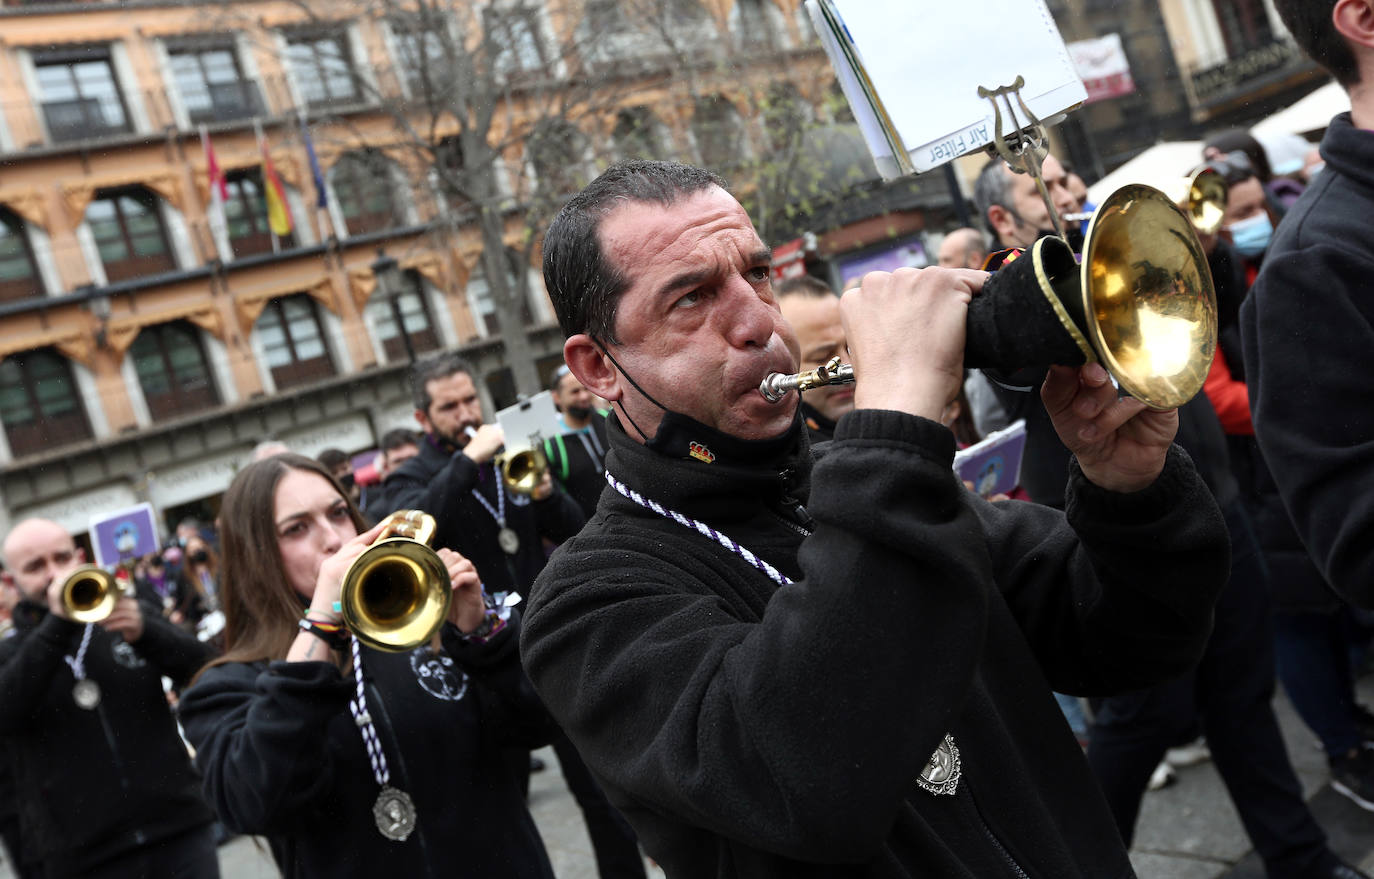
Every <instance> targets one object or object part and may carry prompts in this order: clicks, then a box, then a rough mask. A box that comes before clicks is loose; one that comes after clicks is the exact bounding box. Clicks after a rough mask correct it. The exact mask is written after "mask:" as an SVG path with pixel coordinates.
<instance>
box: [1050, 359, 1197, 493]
mask: <svg viewBox="0 0 1374 879" xmlns="http://www.w3.org/2000/svg"><path fill="white" fill-rule="evenodd" d="M1040 397H1041V399H1042V400H1044V401H1045V411H1046V412H1048V413H1049V414H1050V418H1051V420H1053V422H1054V429H1055V431H1056V432H1057V433H1058V434H1059V439H1060V441H1061V442H1063V443H1064V445H1065V446H1067V447H1068V450H1069V451H1070V452H1072V453H1073V454H1074V456H1075V457H1077V458H1078V466H1079V467H1081V468H1082V470H1083V475H1084V476H1086V477H1088V479H1089V480H1091V481H1092V482H1093V483H1095V484H1097V485H1099V486H1101V487H1102V488H1105V489H1108V490H1110V491H1120V492H1130V491H1139V490H1140V489H1142V488H1145V487H1146V486H1148V485H1150V483H1152V482H1154V481H1155V479H1156V478H1158V476H1159V474H1160V471H1162V470H1163V469H1164V456H1165V453H1166V452H1168V450H1169V444H1170V443H1172V442H1173V441H1174V434H1175V433H1177V431H1178V411H1177V410H1174V409H1170V410H1168V411H1166V412H1159V411H1156V410H1153V409H1150V408H1149V407H1147V406H1146V405H1145V404H1144V403H1142V402H1140V401H1139V400H1137V399H1135V398H1133V397H1118V396H1117V393H1116V388H1115V387H1114V386H1113V385H1112V383H1111V379H1110V378H1109V377H1108V376H1107V371H1106V370H1105V369H1103V368H1102V366H1101V364H1098V363H1089V364H1086V365H1084V366H1082V367H1080V368H1077V369H1075V368H1074V367H1071V366H1052V367H1050V371H1049V375H1047V376H1046V377H1045V384H1044V385H1043V386H1042V387H1041V388H1040Z"/></svg>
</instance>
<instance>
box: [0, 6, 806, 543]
mask: <svg viewBox="0 0 1374 879" xmlns="http://www.w3.org/2000/svg"><path fill="white" fill-rule="evenodd" d="M379 2H380V0H379ZM662 2H663V3H665V4H666V5H665V6H663V7H661V10H662V14H668V15H672V16H685V17H684V18H681V19H680V20H679V19H674V21H675V22H677V23H678V24H684V23H685V25H684V27H685V29H684V28H678V32H686V33H689V34H690V33H695V34H697V36H696V37H695V40H696V42H695V45H696V46H698V47H700V46H703V45H708V44H709V45H711V46H712V47H714V48H713V52H714V53H715V57H717V58H719V57H722V56H723V55H728V54H730V53H732V52H735V51H736V50H738V49H740V48H746V49H749V50H750V53H751V54H750V57H751V58H752V59H754V60H753V61H751V64H752V66H753V73H752V74H751V75H748V76H744V75H739V73H738V71H733V72H731V71H725V70H723V69H719V68H712V67H710V66H709V65H704V64H703V65H702V66H700V68H699V69H697V70H696V71H695V74H694V75H692V76H677V77H674V76H667V75H665V73H664V70H665V65H664V64H663V63H662V60H663V58H664V57H666V56H665V55H664V53H663V52H662V51H661V50H655V51H654V53H648V54H652V55H653V57H655V58H658V59H659V63H656V64H654V63H644V64H641V65H639V66H637V67H636V66H631V74H630V75H628V76H627V74H626V73H625V71H626V69H627V61H628V60H629V59H633V58H635V57H636V56H637V55H640V54H646V53H645V52H644V46H645V45H647V44H646V42H645V40H646V38H645V37H644V36H643V35H642V34H641V33H639V32H638V31H636V30H635V29H634V27H633V26H632V25H630V24H627V22H628V21H631V20H632V19H630V18H627V17H626V13H625V8H624V6H623V4H617V3H615V2H605V0H579V2H578V4H577V5H576V7H575V9H574V12H575V14H572V13H559V12H558V11H555V10H551V9H549V8H548V7H547V6H546V5H545V4H542V3H508V2H496V3H455V4H454V11H453V13H452V14H453V15H454V16H456V17H458V18H460V19H461V18H462V17H463V16H468V17H471V16H472V15H474V14H475V15H480V16H483V21H485V22H486V23H487V25H488V28H489V29H488V30H487V31H486V32H485V33H486V34H488V37H489V38H491V39H496V40H497V45H495V46H494V48H493V51H492V54H491V56H490V57H491V58H492V59H493V60H492V64H493V70H495V71H496V72H497V74H499V76H500V77H501V79H500V80H499V84H500V85H501V86H502V87H503V88H504V89H505V97H504V98H503V99H502V100H504V101H505V102H506V104H504V105H503V106H502V107H501V108H500V109H502V111H503V113H497V114H495V115H496V116H498V117H503V118H504V117H508V118H518V117H519V116H520V113H521V112H522V109H521V108H522V107H525V106H526V105H528V104H530V103H532V101H533V98H532V97H531V96H532V95H533V94H534V92H535V90H536V87H537V85H538V84H537V83H535V82H534V79H535V78H536V77H538V78H540V79H541V81H548V80H549V79H550V78H553V79H558V78H560V77H561V78H563V79H564V80H566V81H572V79H574V78H576V77H577V76H580V75H582V74H584V73H585V72H586V71H587V70H601V71H603V72H604V73H605V75H606V76H607V77H608V78H617V79H618V80H620V81H621V82H622V85H623V84H624V81H625V80H627V79H628V80H633V82H631V83H630V85H631V86H632V87H626V88H624V89H623V90H622V91H620V92H618V93H617V94H616V96H615V98H614V100H613V101H608V103H607V104H606V105H605V106H603V107H600V108H596V109H595V110H594V112H592V113H590V114H588V115H587V116H586V117H584V118H582V119H580V120H578V121H577V123H576V124H575V125H572V126H571V128H572V130H568V131H562V130H561V129H559V132H560V133H559V136H558V137H556V138H552V139H550V142H555V143H556V144H557V146H558V150H556V151H554V153H552V154H540V153H539V151H538V150H536V149H535V147H534V146H533V143H534V141H532V140H531V138H530V136H528V132H529V131H534V130H536V126H534V125H533V124H532V123H531V125H530V126H529V127H527V129H526V131H527V134H526V136H523V137H521V136H516V134H517V132H515V128H516V123H515V122H501V121H497V122H495V123H492V124H491V126H490V127H489V128H488V129H485V130H484V133H483V137H485V138H487V140H488V142H490V144H491V148H492V150H493V151H494V152H495V154H496V159H495V161H494V162H492V163H491V164H489V165H487V166H484V168H485V170H484V171H483V172H482V173H481V176H482V177H483V178H484V179H483V180H482V181H481V183H482V186H483V187H485V190H484V191H485V192H487V193H489V194H490V197H491V198H492V199H493V200H494V201H496V202H499V203H500V205H502V208H501V211H499V212H498V213H497V214H496V216H497V218H498V223H499V227H498V229H497V231H496V236H497V238H496V239H493V236H492V234H491V229H490V228H487V229H486V230H485V232H486V234H485V236H484V234H483V233H484V230H483V229H482V228H479V227H481V226H482V225H483V222H482V217H486V218H488V219H489V218H490V217H491V214H490V213H488V214H481V215H479V214H474V213H473V212H472V211H471V210H469V207H470V206H468V205H465V204H464V203H463V201H462V199H461V198H460V197H457V196H456V195H455V192H454V190H452V189H451V188H446V187H445V186H444V185H443V180H442V179H441V178H442V177H443V174H442V173H439V172H443V171H444V170H445V168H442V167H440V168H436V167H435V166H434V165H432V164H431V165H426V163H425V162H423V161H417V160H416V159H415V158H414V156H415V150H414V149H411V148H410V146H413V145H407V144H405V143H399V142H398V135H397V131H398V130H399V129H398V119H400V118H402V117H403V116H404V114H403V113H398V111H397V108H398V106H399V107H405V106H407V102H416V101H419V99H420V97H421V94H422V92H425V90H433V89H435V88H436V86H435V85H434V83H433V82H431V79H432V73H433V71H434V70H435V69H436V65H437V64H439V63H440V61H441V60H442V59H441V58H440V57H439V51H440V50H439V49H438V48H436V47H438V46H440V43H437V42H434V41H432V40H431V39H429V38H428V37H427V36H425V35H424V34H420V33H417V32H413V31H410V30H408V29H407V27H406V26H405V25H404V16H403V15H401V14H400V13H405V12H406V10H405V9H404V8H402V7H395V6H388V7H386V8H380V7H379V8H375V9H374V8H368V7H365V6H348V7H346V11H347V14H346V15H345V14H344V12H343V10H344V9H345V7H343V6H339V7H338V9H339V10H340V11H339V12H338V13H337V14H335V15H333V16H326V17H325V18H319V17H315V16H311V15H310V14H309V13H308V11H306V10H305V9H304V4H297V3H289V2H276V0H273V2H261V3H259V2H245V3H239V4H236V5H221V4H207V3H200V2H184V0H183V2H175V0H174V2H153V0H125V2H118V3H113V2H72V3H54V2H15V0H9V2H8V3H7V5H5V6H3V7H0V425H3V430H0V533H3V532H4V531H7V530H8V528H9V527H10V525H12V524H13V523H14V522H15V521H18V520H19V519H22V518H25V517H29V516H45V517H48V518H52V519H55V520H57V521H58V522H60V523H62V524H63V525H64V526H66V527H67V528H68V529H69V530H71V531H72V532H73V533H77V534H80V533H82V532H84V531H86V530H87V527H88V524H89V521H90V519H91V517H93V516H98V515H101V514H105V513H108V512H112V511H115V510H118V509H122V508H125V507H128V506H132V505H134V504H136V503H140V502H144V501H147V502H151V503H152V504H153V505H154V507H155V508H156V509H157V510H158V512H159V513H160V514H161V515H162V516H163V518H164V521H166V522H167V523H169V524H172V523H174V522H175V521H177V520H178V519H179V518H181V517H182V516H184V515H195V516H198V517H201V518H211V517H213V516H214V515H216V514H217V512H218V498H219V495H220V494H221V493H222V492H223V491H224V489H225V487H226V486H227V484H228V482H229V480H230V479H231V478H232V476H233V474H234V472H235V471H236V470H237V469H238V468H239V467H240V466H242V465H243V463H245V462H246V461H247V460H248V459H249V455H250V453H251V450H252V448H253V446H254V445H255V444H256V443H258V442H259V441H261V440H263V439H265V438H269V437H270V438H274V439H279V440H281V441H283V442H285V443H286V444H287V445H288V446H290V447H291V448H292V449H293V450H295V451H299V452H301V453H303V454H307V455H314V454H316V453H318V452H319V451H321V450H322V449H324V448H327V447H336V448H339V449H342V450H343V451H345V452H348V453H350V454H352V453H358V452H362V451H365V450H368V449H371V448H374V447H375V445H376V442H377V439H378V437H379V436H380V435H381V434H382V433H384V432H385V431H386V430H388V429H390V428H392V427H397V426H410V427H414V426H415V425H414V420H413V416H412V405H411V403H410V399H409V391H408V387H407V383H406V380H405V379H406V371H407V367H408V364H409V361H410V357H411V356H414V355H421V354H424V353H425V352H428V351H432V350H438V349H441V348H442V349H455V350H458V351H460V352H462V353H464V354H465V355H466V356H467V357H468V358H469V359H470V360H472V362H473V363H474V364H475V366H476V368H477V371H478V373H479V379H480V380H479V382H478V384H479V388H480V390H481V392H482V394H483V396H484V402H485V403H486V405H487V409H488V412H491V411H492V409H493V408H494V407H496V406H500V405H505V404H508V403H509V402H511V401H512V398H513V395H514V383H513V380H512V378H511V375H512V366H513V364H512V362H511V353H510V352H511V350H514V347H513V346H512V345H509V344H507V338H506V336H503V332H502V329H503V327H505V328H506V329H507V330H508V329H509V326H510V324H509V322H506V323H503V318H502V314H501V311H500V309H499V308H498V304H497V303H496V302H495V301H494V296H493V294H492V286H491V285H490V284H489V283H488V278H487V271H488V267H489V266H490V265H492V264H498V265H508V266H510V272H511V273H512V275H518V274H520V273H524V274H526V276H527V277H526V278H525V279H524V280H525V281H526V282H527V283H526V285H525V286H526V287H527V290H528V295H527V296H525V297H524V299H525V301H523V302H521V303H518V304H517V307H516V308H515V310H516V311H517V312H518V314H519V319H520V321H521V322H522V323H523V332H522V333H521V339H520V341H521V345H520V346H519V349H518V350H519V351H520V352H521V356H522V357H523V358H526V359H527V360H528V361H529V362H528V363H523V364H519V365H520V366H521V367H523V368H529V367H530V366H533V369H534V371H535V373H536V374H537V375H539V376H540V377H547V376H548V375H549V374H550V372H551V371H552V369H553V368H554V366H555V365H556V364H557V363H559V362H561V342H562V338H561V334H560V333H559V332H558V330H557V327H556V325H555V324H554V322H553V319H552V314H551V310H550V308H549V305H548V302H547V297H546V296H545V293H544V290H543V286H542V282H541V280H540V277H539V273H538V271H537V266H538V260H537V246H532V245H530V242H529V238H530V234H531V228H532V227H531V225H530V224H529V223H528V222H527V221H528V220H529V216H528V215H527V214H522V213H521V212H520V205H521V204H522V203H523V202H524V201H526V200H528V199H531V198H533V197H534V196H533V194H534V193H536V192H537V191H539V190H540V188H541V186H544V185H545V184H546V183H547V182H548V181H550V180H553V179H555V177H557V176H558V175H559V174H560V173H566V171H567V169H568V168H569V167H575V168H577V169H578V171H579V173H578V175H573V179H571V180H570V181H568V186H566V187H564V189H565V190H570V188H571V187H573V186H575V185H577V183H578V182H579V180H581V179H585V178H586V177H587V176H590V174H593V173H595V171H596V169H597V168H598V167H603V166H604V165H605V164H606V163H607V162H608V161H610V160H611V159H613V158H616V157H619V156H629V155H634V154H637V153H644V154H651V155H658V156H664V155H669V156H674V157H682V158H686V159H689V160H692V161H697V162H701V163H704V164H708V165H718V166H720V167H721V169H722V170H723V171H725V173H726V174H727V175H728V174H729V173H730V171H731V170H732V168H735V167H736V165H737V164H738V161H739V159H740V158H741V157H748V156H757V155H759V154H761V153H764V152H766V151H767V149H768V142H767V131H766V128H765V126H764V125H763V123H762V121H761V120H760V119H759V118H756V117H757V113H758V110H757V108H758V107H759V106H760V104H759V103H758V101H757V98H758V96H759V95H760V94H763V93H764V92H765V91H766V89H767V87H768V85H767V84H768V82H769V81H770V78H772V77H774V76H776V75H777V74H778V71H787V72H790V73H792V74H793V75H796V74H797V72H798V71H800V74H801V75H800V77H799V81H800V82H801V93H802V95H803V98H804V100H805V101H807V102H808V103H809V104H810V105H811V106H812V107H813V108H815V109H816V111H817V112H821V110H820V109H819V108H821V107H823V105H824V104H825V100H826V97H827V96H828V95H829V94H830V93H831V89H832V86H833V83H832V81H831V77H830V74H829V68H828V65H827V64H826V62H825V60H824V56H823V55H822V54H821V53H820V51H819V49H818V48H817V47H816V45H815V43H814V41H813V40H812V39H811V38H810V37H809V35H808V32H807V30H806V27H807V26H806V25H805V21H804V13H803V12H802V10H801V9H800V2H799V0H708V2H705V3H702V4H700V8H697V4H695V2H691V3H690V7H691V8H690V9H687V10H686V11H683V10H682V9H679V7H682V6H683V4H684V3H688V2H689V0H662ZM325 8H331V7H325ZM398 8H399V13H398ZM498 15H499V16H500V19H499V20H500V27H499V28H497V27H495V26H493V25H492V24H491V22H492V21H493V20H495V19H494V16H498ZM589 22H592V23H594V22H600V24H599V25H596V26H595V27H593V26H592V25H591V24H589ZM440 27H442V28H443V29H444V32H445V33H446V34H448V33H450V32H452V33H454V34H459V35H460V36H459V37H458V40H459V42H460V43H461V42H462V40H464V39H466V37H463V36H461V35H462V34H463V33H465V31H463V30H462V22H461V21H455V22H448V21H445V22H443V23H442V24H441V25H440ZM589 29H590V30H592V31H593V32H594V35H595V36H597V37H598V38H597V39H596V40H594V41H592V43H590V44H589V45H594V46H595V47H596V49H595V53H597V54H593V55H589V56H587V57H584V58H583V59H581V60H580V61H570V60H569V59H568V58H567V57H566V56H560V55H559V54H558V53H557V52H556V51H555V47H556V46H558V45H562V44H563V43H561V42H560V41H561V40H562V39H563V37H564V36H566V34H567V33H568V32H571V31H577V30H580V31H582V32H586V31H587V30H589ZM502 40H503V41H504V42H501V41H502ZM688 48H689V49H690V48H691V46H689V47H688ZM449 60H450V61H452V59H451V58H450V59H449ZM569 65H572V66H569ZM578 65H581V66H580V67H579V66H578ZM494 75H495V74H494ZM522 77H523V79H522ZM608 81H609V79H608ZM526 121H527V122H528V120H526ZM541 124H542V123H541ZM538 130H540V131H546V130H549V129H548V128H547V127H545V128H539V129H538ZM461 134H462V131H461V126H460V125H455V126H452V127H450V128H449V129H444V128H443V127H442V126H441V127H439V128H436V129H435V130H433V131H432V132H430V133H428V134H427V135H426V136H427V137H432V138H433V139H435V140H436V141H444V140H445V139H448V142H450V143H451V144H452V145H455V148H454V149H450V150H449V151H448V152H447V153H445V152H443V151H442V150H438V151H436V153H435V155H439V156H440V157H441V161H442V160H443V158H442V157H443V156H448V155H453V154H454V153H455V152H456V153H459V154H461V152H462V150H461V149H458V148H457V147H459V146H462V145H464V142H463V141H462V140H461V137H460V135H461ZM407 136H412V137H413V132H411V133H410V134H408V135H407ZM207 145H208V146H209V147H210V150H212V151H213V156H214V164H215V165H216V166H217V168H218V169H219V171H220V172H221V174H222V177H223V187H222V188H221V186H220V184H219V182H218V178H216V177H214V175H213V174H212V169H211V162H210V150H207ZM466 145H467V146H471V144H470V143H469V144H466ZM431 146H434V145H433V144H431ZM312 152H313V154H314V161H315V164H312V155H311V153H312ZM264 154H266V156H267V157H268V158H270V168H271V170H270V171H268V170H267V168H268V165H267V163H266V161H265V159H264ZM458 161H461V160H458ZM316 167H318V174H317V173H316ZM273 174H275V176H276V178H277V179H279V180H280V186H281V189H280V192H281V193H282V194H283V195H284V202H285V209H286V211H287V212H289V214H290V217H291V228H290V229H289V230H286V229H282V228H278V229H277V230H276V231H274V230H273V228H272V226H273V224H272V222H271V220H270V217H269V206H268V199H267V198H266V195H267V192H268V190H269V189H275V185H276V184H275V183H274V181H273V179H272V177H273ZM555 195H557V193H555ZM278 219H280V218H278ZM278 225H280V223H278ZM488 225H489V224H488ZM493 240H502V241H504V242H506V243H507V244H508V246H509V248H510V255H511V256H512V258H511V259H508V260H498V261H496V262H495V263H491V262H488V261H485V260H484V259H483V256H484V253H486V252H487V250H488V249H489V248H490V246H491V242H492V241H493ZM536 244H537V242H536ZM379 251H383V252H384V253H385V255H386V257H387V258H389V259H390V260H394V261H395V263H396V268H397V270H396V271H395V272H380V273H379V269H380V267H381V266H382V265H384V264H385V263H386V262H387V261H388V260H386V259H379ZM506 280H507V281H509V280H510V279H509V278H508V279H506Z"/></svg>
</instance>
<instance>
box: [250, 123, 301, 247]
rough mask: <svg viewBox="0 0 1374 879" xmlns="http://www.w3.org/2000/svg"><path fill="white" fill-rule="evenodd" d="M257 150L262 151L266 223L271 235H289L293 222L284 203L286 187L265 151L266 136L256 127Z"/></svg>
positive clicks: (288, 208)
mask: <svg viewBox="0 0 1374 879" xmlns="http://www.w3.org/2000/svg"><path fill="white" fill-rule="evenodd" d="M258 150H259V151H260V152H261V153H262V190H263V194H264V195H265V196H266V198H267V225H268V226H269V227H271V229H272V234H273V235H276V236H278V237H282V236H285V235H289V234H291V229H292V228H293V227H294V225H295V224H293V223H292V222H291V208H290V207H288V206H287V204H286V188H285V187H284V186H282V185H281V178H280V177H278V176H277V169H276V167H275V166H273V164H272V154H271V153H269V152H268V151H267V138H265V137H264V136H263V134H262V129H261V128H259V129H258Z"/></svg>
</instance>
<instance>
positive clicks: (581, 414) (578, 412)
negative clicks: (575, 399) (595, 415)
mask: <svg viewBox="0 0 1374 879" xmlns="http://www.w3.org/2000/svg"><path fill="white" fill-rule="evenodd" d="M568 414H569V415H571V416H572V417H573V419H574V420H575V421H585V420H586V419H587V418H589V417H590V416H591V414H592V407H590V406H569V407H568Z"/></svg>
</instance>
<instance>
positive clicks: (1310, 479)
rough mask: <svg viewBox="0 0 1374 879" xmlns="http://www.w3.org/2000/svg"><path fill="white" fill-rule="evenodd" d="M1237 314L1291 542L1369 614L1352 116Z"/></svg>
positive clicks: (1370, 446) (1364, 160)
mask: <svg viewBox="0 0 1374 879" xmlns="http://www.w3.org/2000/svg"><path fill="white" fill-rule="evenodd" d="M1321 154H1322V157H1323V158H1324V159H1325V160H1326V168H1325V169H1324V170H1323V171H1322V172H1321V174H1319V175H1318V176H1317V177H1316V179H1315V180H1313V181H1312V183H1311V184H1310V185H1309V186H1308V187H1307V189H1306V191H1305V192H1303V194H1302V197H1301V198H1299V199H1298V201H1297V203H1296V204H1294V205H1293V207H1292V208H1291V209H1290V210H1289V212H1288V215H1287V216H1286V217H1284V219H1283V222H1282V223H1280V224H1279V228H1278V230H1277V231H1276V233H1275V236H1274V240H1273V243H1271V244H1270V246H1269V250H1268V252H1267V253H1266V255H1265V260H1264V269H1263V271H1261V272H1260V275H1259V278H1258V279H1257V280H1256V281H1255V284H1254V286H1253V287H1252V288H1251V290H1250V295H1249V296H1248V297H1247V298H1246V300H1245V303H1244V304H1243V305H1242V306H1241V331H1242V341H1243V350H1244V355H1245V380H1246V384H1247V385H1248V386H1249V389H1250V406H1251V413H1252V417H1253V419H1254V424H1255V434H1256V436H1257V437H1258V439H1259V444H1260V449H1261V450H1262V451H1263V452H1264V459H1265V461H1266V462H1268V464H1269V469H1270V471H1271V472H1272V473H1273V478H1274V481H1275V482H1276V483H1277V485H1278V490H1279V494H1280V495H1281V496H1282V498H1283V504H1284V506H1285V507H1286V509H1287V511H1288V515H1289V517H1290V518H1291V519H1292V520H1293V524H1294V525H1295V526H1296V527H1297V531H1298V535H1299V536H1300V537H1301V538H1302V542H1303V543H1304V544H1305V545H1306V547H1307V551H1308V553H1309V554H1310V555H1311V556H1312V559H1313V560H1314V561H1315V562H1316V563H1317V567H1318V568H1319V569H1320V570H1321V572H1322V574H1323V575H1324V576H1325V578H1326V581H1327V582H1328V583H1330V584H1331V586H1332V588H1334V589H1335V590H1336V591H1337V592H1338V593H1340V594H1341V595H1343V596H1344V597H1345V598H1347V599H1349V600H1350V601H1351V602H1353V603H1355V604H1357V605H1359V606H1361V607H1374V540H1371V535H1374V385H1372V384H1371V382H1370V371H1371V367H1374V233H1371V223H1372V222H1374V132H1371V131H1364V130H1361V129H1357V128H1355V126H1354V125H1353V124H1352V122H1351V119H1350V114H1349V113H1342V114H1341V115H1339V116H1337V117H1335V118H1334V119H1332V120H1331V125H1330V127H1329V128H1328V129H1327V131H1326V136H1325V137H1324V138H1323V139H1322V144H1321Z"/></svg>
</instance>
